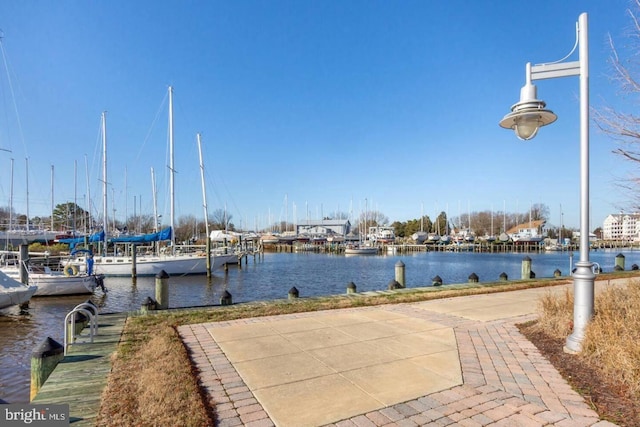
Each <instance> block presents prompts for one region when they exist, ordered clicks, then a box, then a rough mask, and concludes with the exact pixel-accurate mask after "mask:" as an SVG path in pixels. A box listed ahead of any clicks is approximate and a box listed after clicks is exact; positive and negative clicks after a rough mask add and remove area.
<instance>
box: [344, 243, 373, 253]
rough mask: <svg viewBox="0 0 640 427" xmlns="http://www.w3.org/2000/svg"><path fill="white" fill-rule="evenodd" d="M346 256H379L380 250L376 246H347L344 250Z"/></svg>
mask: <svg viewBox="0 0 640 427" xmlns="http://www.w3.org/2000/svg"><path fill="white" fill-rule="evenodd" d="M344 254H345V255H377V254H378V248H377V247H375V246H360V245H347V247H346V248H344Z"/></svg>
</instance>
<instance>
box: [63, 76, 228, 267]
mask: <svg viewBox="0 0 640 427" xmlns="http://www.w3.org/2000/svg"><path fill="white" fill-rule="evenodd" d="M102 120H103V132H102V133H103V147H104V152H105V154H104V158H105V159H106V125H105V117H104V114H103V119H102ZM169 145H170V166H169V170H170V171H171V174H170V192H171V225H170V226H169V227H167V228H165V229H163V230H160V231H159V232H156V233H151V234H144V235H121V236H117V237H113V238H111V239H110V240H105V241H110V242H112V243H114V248H115V246H117V245H118V244H124V245H125V248H126V249H125V251H124V252H125V253H126V255H122V254H117V253H116V254H112V255H109V254H107V251H106V249H105V250H104V252H103V253H101V254H96V255H93V254H91V253H83V254H82V255H80V256H77V257H76V258H75V259H74V261H73V263H74V264H79V265H80V266H84V265H85V263H86V260H87V258H93V266H94V267H95V269H96V271H97V272H99V273H101V274H104V275H105V276H130V275H132V272H133V267H134V265H133V257H132V256H131V255H130V253H131V250H130V249H131V248H132V247H133V248H135V245H136V244H148V243H151V242H159V241H171V244H170V246H168V247H167V248H164V249H165V250H164V252H163V251H160V252H155V253H151V254H144V255H140V256H137V257H136V263H135V268H136V275H137V276H155V275H157V274H158V273H160V271H162V270H164V271H165V272H166V273H167V274H169V275H170V276H171V275H187V274H206V273H207V258H206V256H207V253H206V252H205V251H202V250H200V251H195V252H189V253H184V252H181V251H179V250H177V249H176V245H175V233H174V230H175V225H174V218H175V192H174V175H175V168H174V156H173V153H174V139H173V87H171V86H169ZM104 167H105V170H106V165H105V166H104ZM103 181H104V182H105V183H106V182H107V179H106V172H103ZM105 194H106V190H105ZM106 201H107V199H106V196H105V197H104V201H103V204H104V206H105V208H104V211H103V215H104V218H105V220H104V226H103V231H104V232H105V234H106V231H107V224H108V221H107V219H106V213H107V209H106ZM105 239H107V238H106V237H105ZM114 252H116V251H115V250H114ZM235 258H236V255H234V254H212V255H211V257H210V269H211V271H213V270H215V269H217V268H220V267H222V266H223V265H224V264H227V263H231V262H233V261H235Z"/></svg>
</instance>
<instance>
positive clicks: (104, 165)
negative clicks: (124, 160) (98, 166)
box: [102, 111, 109, 255]
mask: <svg viewBox="0 0 640 427" xmlns="http://www.w3.org/2000/svg"><path fill="white" fill-rule="evenodd" d="M102 218H103V220H102V231H104V254H105V255H106V254H107V242H108V241H109V239H108V237H109V236H108V234H109V221H108V215H107V112H106V111H103V112H102Z"/></svg>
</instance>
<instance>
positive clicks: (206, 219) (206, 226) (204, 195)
mask: <svg viewBox="0 0 640 427" xmlns="http://www.w3.org/2000/svg"><path fill="white" fill-rule="evenodd" d="M196 139H197V140H198V155H199V157H200V181H201V182H202V208H203V210H204V229H205V233H206V236H207V245H206V251H207V277H211V239H210V236H209V211H208V210H207V190H206V187H205V184H204V162H203V161H202V142H201V141H200V134H199V133H198V134H196ZM225 221H226V218H225Z"/></svg>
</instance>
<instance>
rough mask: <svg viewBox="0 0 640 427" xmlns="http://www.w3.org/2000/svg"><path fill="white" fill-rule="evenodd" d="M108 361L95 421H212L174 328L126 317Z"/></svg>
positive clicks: (130, 423) (150, 423)
mask: <svg viewBox="0 0 640 427" xmlns="http://www.w3.org/2000/svg"><path fill="white" fill-rule="evenodd" d="M143 343H144V345H142V344H143ZM112 362H113V369H112V373H111V375H110V377H109V382H108V385H107V387H106V389H105V391H104V392H103V401H102V402H103V403H102V405H101V408H100V414H99V416H98V421H97V423H96V424H97V425H98V426H114V425H117V426H133V425H136V426H170V425H173V426H177V425H179V426H208V425H213V417H212V416H211V414H210V408H208V407H207V406H206V405H205V403H204V401H203V399H202V396H201V395H200V390H199V387H198V384H197V377H196V376H195V375H194V373H193V372H192V370H191V364H190V362H189V356H188V354H187V351H186V349H185V347H184V345H183V344H182V342H181V341H180V338H179V337H178V334H177V332H176V330H175V328H173V327H171V326H170V325H167V324H165V323H164V322H157V323H151V324H150V322H142V321H140V319H139V318H130V319H129V320H128V322H127V325H126V333H125V335H124V341H123V342H122V343H121V345H120V350H119V351H118V352H117V353H116V354H115V355H114V357H113V360H112Z"/></svg>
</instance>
